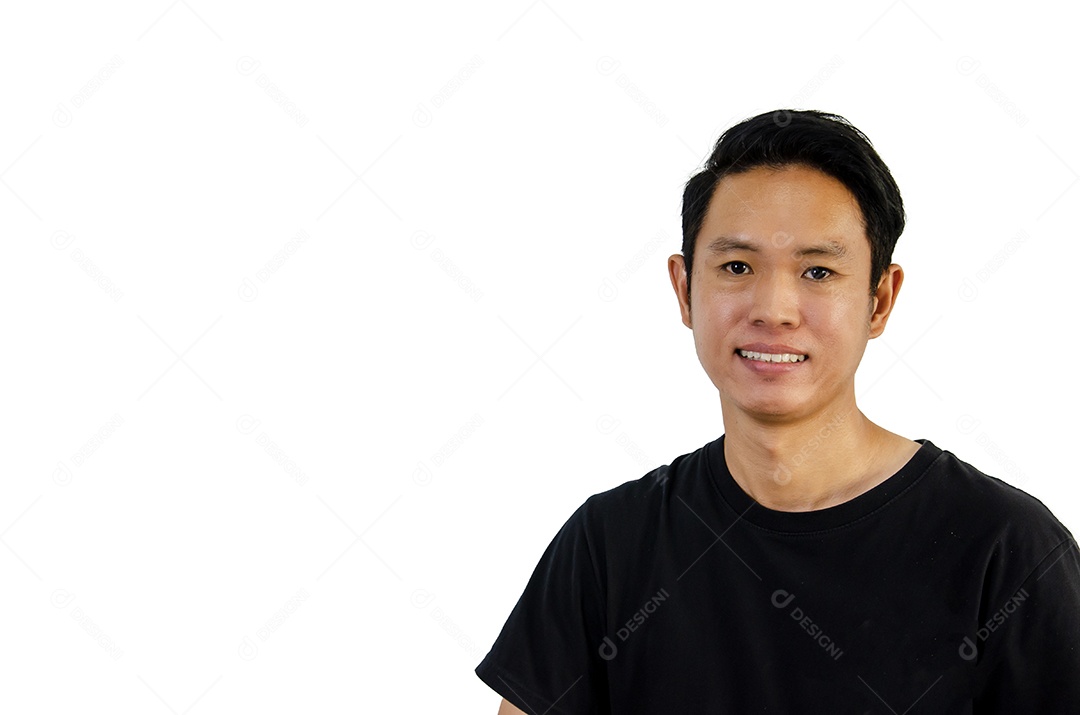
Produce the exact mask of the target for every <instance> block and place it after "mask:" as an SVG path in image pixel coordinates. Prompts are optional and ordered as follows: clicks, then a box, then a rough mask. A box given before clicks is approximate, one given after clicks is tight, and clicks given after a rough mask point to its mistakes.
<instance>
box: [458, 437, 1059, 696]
mask: <svg viewBox="0 0 1080 715" xmlns="http://www.w3.org/2000/svg"><path fill="white" fill-rule="evenodd" d="M723 439H724V438H723V436H721V437H720V438H718V439H716V440H714V441H712V442H710V443H708V444H706V445H705V446H704V447H702V448H700V449H698V450H696V451H694V452H691V453H689V454H684V455H682V456H680V457H678V458H676V459H675V460H673V461H672V462H671V464H670V465H664V466H662V467H659V468H657V469H655V470H653V471H652V472H649V473H648V474H646V475H645V476H643V477H641V478H640V479H636V480H633V481H629V482H626V483H624V484H622V485H620V486H617V487H615V488H613V489H610V490H608V491H605V492H601V493H599V494H595V495H593V496H591V497H589V498H588V499H587V500H586V501H585V503H584V504H582V505H581V506H580V507H579V508H578V509H577V510H576V511H575V512H574V513H573V515H571V516H570V518H569V519H568V520H567V521H566V523H565V524H564V525H563V527H562V528H561V529H560V530H559V532H558V533H557V534H556V536H555V538H554V539H553V540H552V541H551V543H550V545H549V546H548V548H547V549H546V551H545V552H544V554H543V556H542V558H541V559H540V562H539V564H538V565H537V566H536V569H535V570H534V572H533V574H532V576H531V578H530V580H529V582H528V585H527V587H526V588H525V591H524V593H523V594H522V595H521V598H520V599H519V600H518V602H517V605H515V606H514V608H513V610H512V611H511V613H510V616H509V618H508V620H507V621H506V624H505V625H504V626H503V629H502V632H501V633H500V635H499V637H498V639H497V640H496V641H495V643H494V645H493V646H492V648H491V651H490V652H489V653H488V654H487V656H486V657H485V658H484V659H483V661H482V662H481V663H480V664H479V665H478V666H477V667H476V674H477V675H478V676H479V677H480V678H481V679H482V680H483V681H484V682H485V683H487V684H488V685H489V686H490V687H491V688H493V689H494V690H495V691H496V692H498V693H499V694H500V695H502V696H503V697H504V698H506V699H507V700H509V701H510V702H511V703H513V704H514V705H516V706H517V707H518V708H520V709H521V710H523V711H524V712H526V713H530V714H531V713H536V715H540V714H541V713H551V714H552V715H554V714H555V713H561V714H563V715H581V714H585V713H615V714H618V715H623V714H629V713H651V714H655V713H664V714H666V713H721V714H726V713H732V714H742V713H819V712H820V713H880V714H882V715H889V714H892V715H896V714H899V713H906V714H907V715H918V714H919V713H933V714H935V715H952V714H954V713H956V714H959V713H1010V714H1012V715H1017V714H1019V713H1040V715H1049V714H1050V713H1072V714H1074V715H1075V714H1076V713H1080V558H1078V548H1077V544H1076V541H1075V539H1074V538H1073V536H1072V533H1071V532H1070V531H1069V530H1068V529H1067V528H1066V527H1065V526H1063V525H1062V524H1061V523H1060V522H1059V521H1058V519H1057V518H1055V517H1054V515H1053V514H1052V513H1051V512H1050V511H1049V510H1048V509H1047V508H1046V507H1045V506H1044V505H1043V504H1042V502H1040V501H1038V500H1037V499H1035V498H1034V497H1032V496H1031V495H1029V494H1027V493H1026V492H1024V491H1021V490H1019V489H1017V488H1015V487H1012V486H1010V485H1008V484H1006V483H1005V482H1003V481H1001V480H999V479H996V478H994V477H989V476H987V475H985V474H983V473H982V472H980V471H979V470H977V469H975V468H974V467H972V466H971V465H969V464H967V463H965V462H962V461H961V460H959V459H958V458H957V457H956V456H955V455H953V454H952V453H950V452H948V451H943V450H941V449H940V448H938V447H937V446H935V445H934V444H933V443H932V442H930V441H929V440H925V439H920V440H917V441H918V442H919V443H920V444H921V447H920V449H919V451H918V452H917V453H916V454H915V455H914V456H913V457H912V458H911V459H910V461H909V462H908V463H907V464H906V465H905V466H904V467H903V468H902V469H901V470H900V471H898V472H897V473H896V474H894V475H893V476H892V477H890V478H889V479H887V480H885V481H884V482H882V483H881V484H879V485H877V486H875V487H874V488H872V489H870V490H869V491H867V492H865V493H863V494H861V495H859V496H857V497H855V498H854V499H851V500H849V501H847V502H845V503H843V504H839V505H836V506H833V507H829V508H827V509H821V510H818V511H808V512H783V511H776V510H772V509H768V508H766V507H763V506H761V505H760V504H758V503H757V502H755V501H754V500H753V499H752V498H751V497H750V496H749V495H748V494H746V492H744V491H743V490H742V488H741V487H740V486H739V484H738V483H737V482H736V481H735V480H734V479H733V477H732V476H731V473H730V472H729V471H728V467H727V464H726V462H725V459H724V447H723Z"/></svg>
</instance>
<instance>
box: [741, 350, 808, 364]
mask: <svg viewBox="0 0 1080 715" xmlns="http://www.w3.org/2000/svg"><path fill="white" fill-rule="evenodd" d="M739 354H740V355H742V356H743V357H744V358H749V359H751V360H760V361H761V362H802V361H803V360H805V359H806V356H805V355H792V354H790V353H783V354H780V355H774V354H771V353H755V352H752V351H750V350H740V351H739Z"/></svg>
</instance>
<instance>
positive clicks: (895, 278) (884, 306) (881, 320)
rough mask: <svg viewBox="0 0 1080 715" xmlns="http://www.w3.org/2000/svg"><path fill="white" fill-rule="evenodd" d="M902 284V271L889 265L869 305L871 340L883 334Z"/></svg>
mask: <svg viewBox="0 0 1080 715" xmlns="http://www.w3.org/2000/svg"><path fill="white" fill-rule="evenodd" d="M903 282H904V269H903V268H901V267H900V266H899V265H897V264H895V263H892V264H890V265H889V267H888V268H886V269H885V273H884V274H883V275H882V276H881V280H880V281H879V282H878V287H877V290H876V291H875V292H874V297H873V300H872V301H871V304H870V337H871V338H876V337H877V336H879V335H881V334H882V333H883V332H885V323H886V322H888V320H889V316H890V315H891V314H892V309H893V306H894V305H896V296H897V295H899V293H900V286H901V285H902V284H903Z"/></svg>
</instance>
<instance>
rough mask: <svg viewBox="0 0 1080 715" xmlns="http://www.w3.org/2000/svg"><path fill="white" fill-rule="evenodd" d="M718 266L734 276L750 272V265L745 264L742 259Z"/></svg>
mask: <svg viewBox="0 0 1080 715" xmlns="http://www.w3.org/2000/svg"><path fill="white" fill-rule="evenodd" d="M720 268H721V269H724V270H727V271H728V273H731V274H733V275H736V276H744V275H746V274H747V273H749V272H750V266H748V265H746V264H745V263H743V262H742V261H728V262H727V263H725V264H724V265H722V266H720ZM736 269H738V270H736Z"/></svg>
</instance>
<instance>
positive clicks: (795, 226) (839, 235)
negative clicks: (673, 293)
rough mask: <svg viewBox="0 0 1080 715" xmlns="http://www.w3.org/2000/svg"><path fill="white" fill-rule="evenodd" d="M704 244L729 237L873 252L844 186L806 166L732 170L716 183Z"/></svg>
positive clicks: (764, 244) (723, 244)
mask: <svg viewBox="0 0 1080 715" xmlns="http://www.w3.org/2000/svg"><path fill="white" fill-rule="evenodd" d="M698 238H699V241H700V242H701V244H702V246H703V247H706V248H707V247H709V246H710V245H713V246H714V247H716V246H719V247H723V248H726V249H730V248H731V247H732V242H731V241H726V242H725V241H720V242H719V243H717V239H721V238H726V239H737V242H742V243H752V244H755V245H756V244H762V246H761V247H763V248H764V247H767V246H768V245H773V244H781V245H777V246H776V247H778V248H789V249H790V248H798V247H800V246H803V247H805V246H806V245H808V244H827V245H831V246H832V247H833V249H834V252H837V253H846V254H847V255H849V256H851V255H857V254H859V253H862V252H865V253H867V254H868V253H869V251H870V243H869V239H868V238H867V236H866V229H865V225H864V223H863V216H862V210H861V209H860V208H859V203H858V201H857V200H856V199H855V197H854V196H853V195H852V193H851V192H850V191H849V190H848V188H847V187H846V186H844V184H843V183H842V182H841V181H840V180H838V179H836V178H834V177H832V176H829V175H828V174H825V173H824V172H821V171H819V170H817V169H813V168H810V167H806V166H802V165H791V166H786V167H783V168H780V169H775V168H771V167H757V168H754V169H750V170H748V171H745V172H742V173H738V174H729V175H727V176H725V177H724V178H722V179H721V180H720V181H719V182H718V183H717V185H716V189H715V190H714V192H713V196H712V199H711V200H710V202H709V207H708V210H707V211H706V213H705V219H704V221H703V223H702V227H701V233H700V234H699V236H698Z"/></svg>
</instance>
